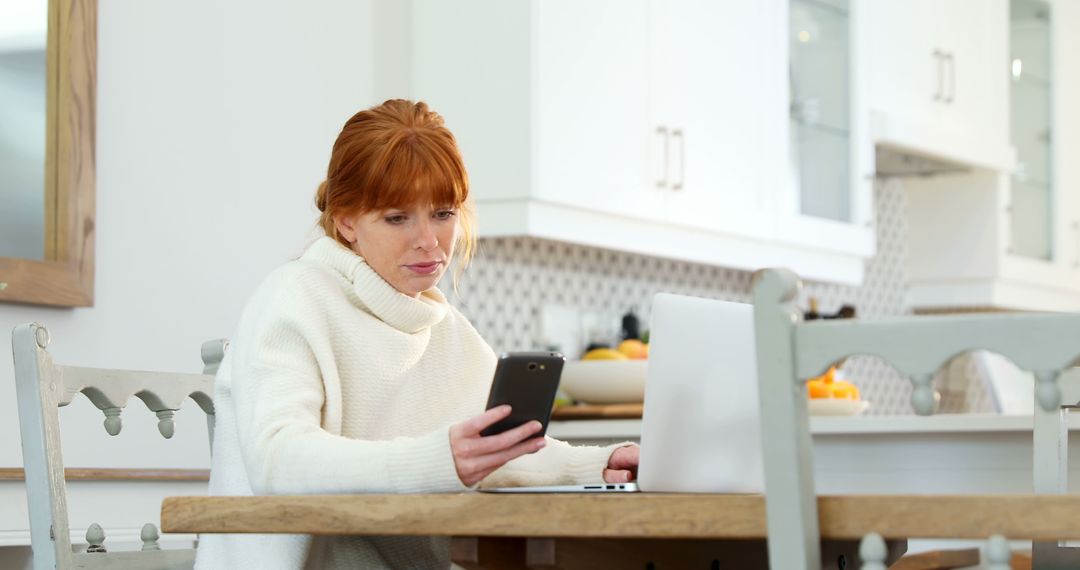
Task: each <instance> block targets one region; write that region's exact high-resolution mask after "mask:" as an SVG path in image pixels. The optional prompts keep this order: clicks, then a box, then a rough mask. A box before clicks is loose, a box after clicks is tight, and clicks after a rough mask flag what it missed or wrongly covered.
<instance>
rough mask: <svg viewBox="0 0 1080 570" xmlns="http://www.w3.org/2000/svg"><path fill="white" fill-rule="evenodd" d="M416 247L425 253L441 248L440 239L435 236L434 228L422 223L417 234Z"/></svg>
mask: <svg viewBox="0 0 1080 570" xmlns="http://www.w3.org/2000/svg"><path fill="white" fill-rule="evenodd" d="M415 243H416V247H417V248H419V249H422V250H424V251H430V250H432V249H435V248H436V247H439V237H438V236H437V235H435V230H434V228H432V227H431V224H430V223H421V224H419V228H418V229H417V233H416V240H415Z"/></svg>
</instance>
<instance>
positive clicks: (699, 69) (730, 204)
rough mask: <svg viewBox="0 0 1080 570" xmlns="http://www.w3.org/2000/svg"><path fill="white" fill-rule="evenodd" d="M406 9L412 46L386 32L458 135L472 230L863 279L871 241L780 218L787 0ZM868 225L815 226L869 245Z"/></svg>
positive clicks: (559, 0) (859, 221) (420, 89)
mask: <svg viewBox="0 0 1080 570" xmlns="http://www.w3.org/2000/svg"><path fill="white" fill-rule="evenodd" d="M826 1H834V0H826ZM409 12H410V15H409V21H410V23H409V28H410V29H409V31H408V34H407V35H408V39H407V41H405V40H402V39H401V38H395V40H396V41H397V42H398V44H399V46H400V45H401V44H404V45H405V46H406V47H405V48H404V49H405V51H407V52H408V56H407V58H405V59H406V62H405V63H406V65H407V67H408V70H409V71H408V75H409V80H408V81H407V93H408V95H409V96H412V97H415V98H419V99H424V100H426V101H428V102H429V103H430V104H431V105H432V107H433V108H435V109H436V110H438V111H439V112H440V113H442V114H443V115H444V116H445V117H446V119H447V123H448V126H449V127H450V128H451V129H452V130H453V131H454V132H455V134H456V135H457V136H458V139H459V141H460V144H461V147H462V151H463V153H464V155H465V160H466V165H467V167H468V168H469V172H470V177H471V179H470V182H471V187H472V190H473V193H474V196H475V198H476V202H477V205H478V210H479V223H480V234H481V236H506V235H529V236H534V237H539V238H546V239H554V240H561V241H567V242H572V243H579V244H584V245H591V246H597V247H603V248H609V249H618V250H624V251H633V252H636V253H642V254H647V255H656V256H661V257H669V258H674V259H682V260H688V261H696V262H704V263H710V264H715V265H723V266H728V267H735V268H742V269H757V268H759V267H765V266H774V265H781V266H788V267H791V268H792V269H794V270H795V271H798V272H799V273H800V275H803V276H804V277H807V278H810V279H817V280H825V281H836V282H844V283H859V282H861V279H862V265H863V260H864V258H865V257H867V256H869V255H872V253H873V241H872V236H871V238H870V239H869V240H866V239H863V240H862V241H858V240H853V239H850V236H843V237H841V238H838V237H837V234H836V233H835V232H834V233H832V234H830V233H829V232H827V231H811V230H804V231H802V232H801V233H800V232H799V231H796V230H797V228H798V226H797V223H796V222H798V221H799V219H800V218H803V217H804V216H801V213H799V212H797V211H796V212H795V214H799V215H796V216H789V215H787V214H788V212H787V211H782V205H786V206H787V207H794V208H797V203H798V202H797V201H793V200H791V199H790V198H789V197H788V194H789V193H790V192H793V191H796V189H793V188H790V187H788V186H787V184H786V182H787V174H786V172H787V171H786V167H787V164H788V156H789V152H788V143H787V137H788V132H789V131H788V127H787V121H788V119H789V103H788V100H787V96H788V90H787V84H788V81H789V68H788V58H789V56H788V48H789V45H788V38H787V26H786V24H785V22H786V20H787V17H788V2H787V0H763V1H755V2H710V1H705V0H674V1H669V2H664V1H660V0H626V1H618V0H612V1H591V2H586V3H580V2H571V1H570V0H544V1H531V2H529V1H511V2H507V1H477V2H469V3H453V4H450V3H445V2H438V1H435V0H414V1H413V3H412V5H411V10H410V11H409ZM721 23H723V25H721ZM718 26H719V27H718ZM845 88H846V86H845ZM388 95H390V94H388ZM851 109H852V108H850V107H849V108H848V111H849V112H851V113H854V111H852V110H851ZM822 188H823V189H824V188H825V185H824V184H823V185H822ZM841 192H844V193H854V191H852V190H851V189H850V188H845V189H842V190H841ZM859 200H862V198H859ZM859 200H855V202H858V201H859ZM793 204H794V205H793ZM868 205H869V202H868V201H863V202H859V206H858V207H859V208H864V209H865V208H867V207H868ZM868 217H869V216H866V215H862V214H860V215H854V214H849V213H845V214H844V216H842V219H825V218H822V220H823V221H824V222H826V223H827V224H826V225H830V227H832V228H834V229H835V228H840V229H844V228H849V227H855V226H858V228H859V230H858V235H860V236H863V237H864V238H865V236H867V235H868V234H872V228H869V226H868V223H869V220H868V219H866V218H868ZM811 218H812V217H811ZM807 219H808V220H809V221H810V222H813V221H816V220H814V219H810V218H807ZM781 224H782V225H784V229H783V230H780V229H779V226H780V225H781ZM841 233H842V232H841Z"/></svg>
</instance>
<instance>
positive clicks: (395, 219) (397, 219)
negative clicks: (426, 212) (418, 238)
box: [385, 214, 405, 224]
mask: <svg viewBox="0 0 1080 570" xmlns="http://www.w3.org/2000/svg"><path fill="white" fill-rule="evenodd" d="M385 219H386V221H387V222H388V223H391V224H401V223H404V222H405V216H403V215H401V214H395V215H393V216H386V218H385Z"/></svg>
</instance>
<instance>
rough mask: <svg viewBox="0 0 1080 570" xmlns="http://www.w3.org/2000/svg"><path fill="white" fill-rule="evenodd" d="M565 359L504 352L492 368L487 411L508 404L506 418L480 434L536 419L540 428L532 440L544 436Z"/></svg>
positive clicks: (535, 353) (500, 430) (549, 354)
mask: <svg viewBox="0 0 1080 570" xmlns="http://www.w3.org/2000/svg"><path fill="white" fill-rule="evenodd" d="M565 362H566V358H565V357H563V355H561V354H559V353H558V352H504V353H503V354H501V355H500V356H499V361H498V363H497V364H496V365H495V377H494V378H493V379H492V380H491V392H490V393H489V394H488V401H487V409H489V410H490V409H491V408H494V407H496V406H501V405H503V404H510V407H511V411H510V415H509V416H507V417H506V418H503V419H502V420H500V421H498V422H496V423H494V424H492V425H490V426H488V427H487V429H485V430H484V431H481V432H480V435H484V436H488V435H494V434H497V433H502V432H504V431H506V430H508V429H513V428H515V427H517V426H519V425H521V424H523V423H525V422H529V421H532V420H536V421H538V422H540V425H541V426H542V427H541V428H540V431H539V432H538V433H537V434H536V437H543V436H544V434H545V433H547V426H548V421H550V420H551V408H552V406H553V405H554V404H555V392H557V391H558V390H559V378H560V377H561V376H562V369H563V363H565Z"/></svg>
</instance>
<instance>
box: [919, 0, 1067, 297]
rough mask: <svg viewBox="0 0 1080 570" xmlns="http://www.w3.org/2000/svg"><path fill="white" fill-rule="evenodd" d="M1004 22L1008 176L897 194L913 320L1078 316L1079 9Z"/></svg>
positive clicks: (1031, 13) (1039, 3) (1030, 9)
mask: <svg viewBox="0 0 1080 570" xmlns="http://www.w3.org/2000/svg"><path fill="white" fill-rule="evenodd" d="M1005 14H1006V16H1005V19H1006V21H1007V22H1008V26H1007V32H1006V34H1005V37H1006V38H1007V41H1006V42H1005V46H1006V51H1005V52H1004V53H1002V54H999V55H1000V61H999V63H998V68H999V71H1000V75H1001V76H1002V77H1004V78H1005V79H1004V81H1005V82H1006V86H1007V87H1006V89H1005V90H1004V92H1005V94H1006V97H1007V103H1006V109H1007V111H1005V112H1004V113H1003V116H1004V117H1005V118H1006V121H1007V125H1008V130H1007V132H1008V136H1009V142H1010V144H1011V145H1012V146H1014V147H1015V149H1016V160H1015V166H1014V167H1013V168H1010V169H1005V170H1000V171H979V170H974V171H970V172H965V173H956V174H950V175H943V176H935V177H932V178H930V179H926V180H912V181H911V182H909V183H908V184H907V185H906V186H907V191H908V206H909V220H910V224H909V229H910V233H911V245H910V248H909V266H910V268H909V277H910V280H911V282H910V283H909V287H908V293H909V304H910V305H911V306H912V307H913V308H915V309H917V310H919V309H923V310H933V309H938V308H954V307H991V308H996V309H1030V310H1050V311H1054V310H1069V311H1077V310H1080V191H1078V188H1080V164H1078V161H1077V160H1076V157H1077V156H1080V67H1078V66H1077V65H1076V64H1075V61H1074V57H1073V55H1074V54H1076V53H1080V38H1078V37H1077V34H1076V33H1075V30H1076V29H1077V27H1078V26H1080V3H1076V2H1074V1H1072V0H1054V1H1045V0H1011V1H1010V2H1008V3H1007V4H1006V5H1005Z"/></svg>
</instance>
